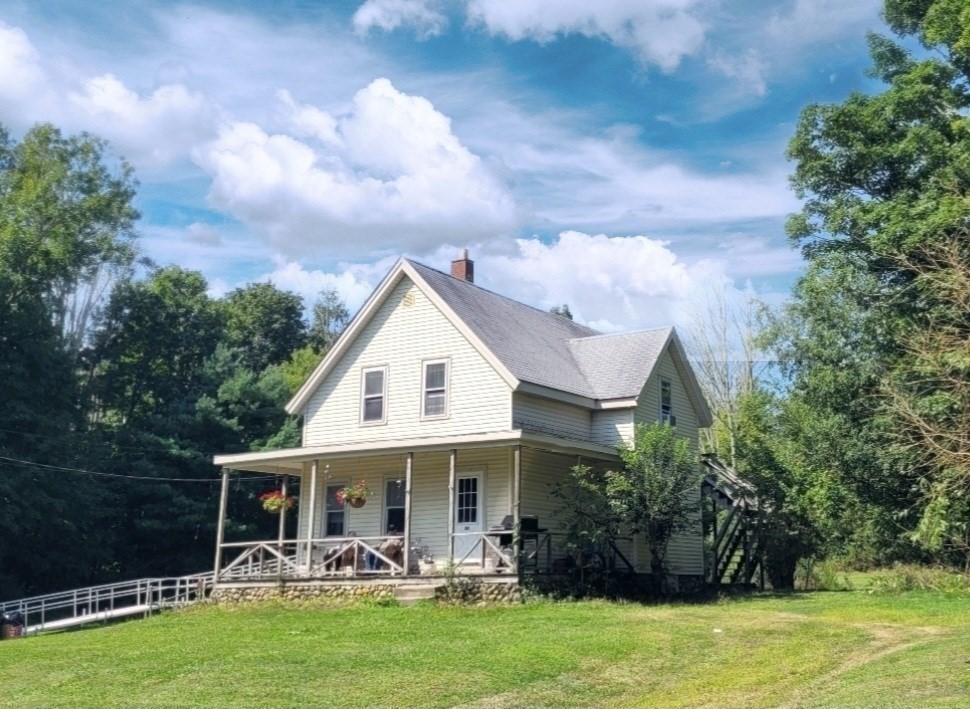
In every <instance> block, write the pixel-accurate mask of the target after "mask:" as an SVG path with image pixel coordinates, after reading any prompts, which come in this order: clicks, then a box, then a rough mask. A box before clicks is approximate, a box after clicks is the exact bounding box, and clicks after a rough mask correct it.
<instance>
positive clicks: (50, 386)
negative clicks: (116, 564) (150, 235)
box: [0, 125, 137, 597]
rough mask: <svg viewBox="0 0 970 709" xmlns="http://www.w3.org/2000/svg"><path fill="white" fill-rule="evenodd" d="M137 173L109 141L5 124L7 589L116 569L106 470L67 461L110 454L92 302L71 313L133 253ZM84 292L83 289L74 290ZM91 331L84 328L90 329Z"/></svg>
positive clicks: (0, 380) (1, 216)
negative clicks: (91, 400)
mask: <svg viewBox="0 0 970 709" xmlns="http://www.w3.org/2000/svg"><path fill="white" fill-rule="evenodd" d="M133 196H134V179H133V178H132V175H131V171H130V168H128V167H127V166H126V165H125V164H124V163H120V165H118V166H116V167H111V165H110V164H109V160H108V157H107V150H106V146H105V144H104V143H103V142H101V141H98V140H97V139H95V138H92V137H90V136H87V135H81V136H74V137H64V136H63V135H62V134H61V133H60V132H59V131H58V130H57V129H55V128H53V127H52V126H49V125H40V126H37V127H35V128H33V129H31V130H30V131H28V132H27V134H26V135H25V136H24V138H23V139H22V140H21V141H20V142H15V141H13V140H11V139H10V137H9V135H8V134H7V133H6V131H5V130H4V129H3V128H2V127H0V595H2V596H5V597H12V596H17V595H21V594H26V593H37V592H43V591H53V590H58V588H60V587H64V586H65V585H71V584H76V583H84V582H93V581H97V580H100V579H101V578H104V576H105V574H107V573H109V572H108V567H109V566H110V562H111V560H112V554H111V549H112V541H113V537H112V531H111V519H110V515H109V512H108V511H109V510H111V509H113V507H114V503H115V501H116V500H115V498H114V496H113V495H112V494H111V491H110V490H108V489H107V488H106V487H105V486H104V485H103V484H102V480H101V479H96V478H91V477H87V476H80V475H77V474H73V473H70V472H67V471H63V470H60V469H59V468H57V467H53V468H47V467H40V466H39V465H36V464H41V465H53V466H70V467H75V468H89V467H92V466H96V465H97V464H98V462H99V461H100V459H101V454H102V451H101V448H100V445H99V441H98V439H97V437H96V436H92V435H91V432H90V431H89V428H88V425H89V420H88V418H87V417H86V416H85V413H86V411H85V409H84V406H83V404H84V399H83V398H82V397H81V396H80V393H79V392H80V389H79V386H78V381H77V376H76V371H75V353H76V350H77V348H78V346H79V342H80V341H81V340H82V339H83V333H85V332H86V330H87V323H88V321H89V316H90V314H91V311H92V309H91V308H90V307H89V308H88V310H87V312H86V314H83V315H82V314H81V313H80V312H77V311H75V313H74V316H73V317H72V320H71V322H70V323H69V322H68V321H67V319H66V318H65V317H64V313H65V308H66V307H67V305H66V304H67V303H68V302H69V301H71V299H72V298H75V296H76V294H77V289H78V287H79V284H83V283H85V282H86V281H88V280H90V278H91V277H92V274H94V273H96V272H97V271H98V269H100V268H102V267H103V266H104V265H105V264H124V263H127V262H128V260H129V259H130V256H131V253H132V240H133V238H134V231H133V225H134V221H135V219H136V218H137V212H136V211H135V210H134V208H133V207H132V204H131V201H132V198H133ZM71 302H74V303H75V304H77V303H78V302H79V301H76V300H75V301H71ZM79 333H81V334H79Z"/></svg>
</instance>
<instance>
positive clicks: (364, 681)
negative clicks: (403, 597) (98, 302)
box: [0, 592, 970, 708]
mask: <svg viewBox="0 0 970 709" xmlns="http://www.w3.org/2000/svg"><path fill="white" fill-rule="evenodd" d="M716 631H720V632H716ZM0 668H2V672H0V707H4V706H43V707H62V706H84V707H139V706H159V707H163V706H206V707H209V706H216V707H234V706H239V707H257V706H258V707H291V706H344V707H375V706H376V707H391V706H393V707H414V706H433V707H450V706H467V707H492V708H494V707H523V706H529V707H533V706H550V707H590V706H595V707H702V706H703V707H920V708H922V707H927V708H928V707H968V706H970V597H967V596H965V595H964V596H960V595H947V594H936V593H907V594H902V595H897V596H888V595H869V594H865V593H858V592H853V593H849V592H847V593H811V594H796V595H792V596H779V597H770V596H768V597H750V598H741V599H736V600H725V601H721V602H718V603H711V604H706V605H658V606H641V605H613V604H608V603H600V602H586V603H568V604H552V603H538V604H530V605H525V606H521V607H514V608H443V607H436V606H430V605H429V606H417V607H413V608H397V607H373V606H371V607H367V606H360V607H352V608H344V609H339V610H334V609H330V610H298V609H295V608H285V607H281V606H275V605H264V606H259V607H253V606H250V607H245V608H235V609H231V608H219V607H201V608H194V609H189V610H186V611H182V612H177V613H167V614H164V615H161V616H156V617H154V618H151V619H149V620H138V621H132V622H128V623H123V624H118V625H111V626H105V627H95V628H90V629H86V630H81V631H75V632H70V633H61V634H56V635H47V636H39V637H34V638H27V639H25V640H19V641H12V642H3V643H0Z"/></svg>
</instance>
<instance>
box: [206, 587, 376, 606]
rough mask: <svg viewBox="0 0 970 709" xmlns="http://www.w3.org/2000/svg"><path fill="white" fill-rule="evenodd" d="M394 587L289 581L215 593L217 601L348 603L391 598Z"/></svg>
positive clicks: (231, 588) (222, 588)
mask: <svg viewBox="0 0 970 709" xmlns="http://www.w3.org/2000/svg"><path fill="white" fill-rule="evenodd" d="M394 588H395V587H394V586H391V585H388V584H339V585H337V584H287V585H284V586H277V585H272V586H223V587H218V588H216V589H215V590H214V591H213V592H212V596H211V600H212V601H214V602H216V603H253V602H259V601H303V602H306V601H310V602H319V603H320V604H321V605H326V604H345V603H351V602H354V601H360V600H364V599H368V600H390V599H393V598H394Z"/></svg>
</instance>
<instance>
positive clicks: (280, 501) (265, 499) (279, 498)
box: [259, 490, 296, 514]
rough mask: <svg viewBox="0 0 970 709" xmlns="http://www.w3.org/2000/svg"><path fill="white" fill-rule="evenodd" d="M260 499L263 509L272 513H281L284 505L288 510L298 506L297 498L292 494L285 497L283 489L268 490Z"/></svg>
mask: <svg viewBox="0 0 970 709" xmlns="http://www.w3.org/2000/svg"><path fill="white" fill-rule="evenodd" d="M259 501H260V502H261V503H262V505H263V509H264V510H266V511H267V512H270V513H272V514H279V513H280V512H282V510H283V508H284V507H285V508H286V509H288V510H292V509H293V508H294V507H296V498H295V497H292V496H289V497H283V491H282V490H268V491H266V492H264V493H263V494H262V495H260V496H259Z"/></svg>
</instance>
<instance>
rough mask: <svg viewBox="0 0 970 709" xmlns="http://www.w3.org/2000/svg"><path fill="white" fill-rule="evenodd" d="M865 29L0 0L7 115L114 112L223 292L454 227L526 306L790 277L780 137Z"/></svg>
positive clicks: (443, 244)
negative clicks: (241, 285)
mask: <svg viewBox="0 0 970 709" xmlns="http://www.w3.org/2000/svg"><path fill="white" fill-rule="evenodd" d="M868 30H876V31H881V30H882V23H881V21H880V18H879V2H878V0H853V1H852V2H844V1H839V0H784V1H769V0H748V1H746V2H726V1H723V0H722V1H721V2H716V1H713V0H711V1H709V0H599V2H596V3H593V2H588V0H517V1H516V2H506V1H505V0H366V1H365V0H353V1H352V0H346V1H334V2H310V1H307V0H304V1H303V2H296V1H292V2H275V3H264V2H255V1H251V2H208V3H186V4H174V3H161V2H155V3H152V2H103V3H78V2H57V1H54V0H47V1H45V2H4V1H3V0H0V122H2V123H3V124H4V125H6V126H8V128H10V129H11V130H12V131H13V132H14V134H15V135H16V134H19V133H22V132H23V131H24V130H26V128H27V127H29V126H30V125H31V124H32V123H34V122H36V121H51V122H53V123H55V124H57V125H60V126H62V127H64V128H65V129H66V130H68V131H72V132H73V131H78V130H89V131H91V132H93V133H96V134H98V135H101V136H103V137H105V138H107V139H108V140H109V141H110V142H111V145H112V146H113V148H114V150H115V151H116V152H117V153H118V154H121V155H124V156H125V157H126V159H128V160H129V161H130V162H131V163H132V164H133V165H134V166H135V168H136V171H137V175H138V177H139V180H140V181H141V187H140V190H139V197H138V205H139V208H140V209H141V211H142V213H143V221H142V224H141V227H140V232H141V235H142V238H141V241H142V248H143V250H144V252H145V253H146V254H147V255H149V256H151V257H152V258H153V259H155V260H156V261H158V262H159V263H162V264H167V263H176V264H179V265H182V266H185V267H189V268H197V269H200V270H201V271H202V272H203V273H204V274H205V275H206V277H207V278H208V279H209V281H210V284H211V287H212V290H213V292H214V293H220V292H224V291H226V290H228V289H231V288H233V287H236V286H238V285H240V284H242V283H245V282H247V281H251V280H257V279H259V280H266V279H269V280H272V281H273V282H275V283H277V284H278V285H279V286H281V287H284V288H287V289H290V290H294V291H297V292H300V293H301V294H303V295H305V296H307V297H308V298H312V297H313V294H314V293H316V292H319V290H321V289H322V288H325V287H336V288H337V289H338V290H340V292H341V293H342V294H343V296H344V297H345V299H346V300H347V301H348V303H349V304H350V305H351V307H356V306H358V305H359V304H360V303H361V302H362V300H363V299H364V298H365V297H366V295H367V294H368V293H369V291H370V289H371V288H372V287H373V286H374V285H376V283H377V281H378V280H379V279H380V277H381V275H382V274H383V273H384V272H385V271H386V269H387V268H388V267H389V265H390V264H391V263H392V262H393V261H394V259H395V258H396V257H397V256H399V255H401V254H407V255H410V256H412V257H415V258H418V259H420V260H422V261H424V262H426V263H429V264H431V265H433V266H438V267H441V268H445V269H446V268H447V265H448V262H449V261H450V260H451V259H452V258H453V257H454V255H455V254H456V253H457V250H458V249H459V248H463V247H467V248H469V249H470V250H471V252H472V256H473V258H474V259H475V260H476V263H477V267H476V277H477V279H478V281H479V282H480V283H481V284H482V285H484V286H486V287H489V288H492V289H494V290H497V291H498V292H501V293H504V294H507V295H509V296H511V297H515V298H517V299H520V300H525V301H527V302H529V303H532V304H534V305H537V306H539V307H549V306H551V305H554V304H558V303H564V302H565V303H568V304H569V305H570V307H571V308H572V310H573V312H574V314H576V315H577V316H578V317H579V318H580V319H582V320H584V321H586V322H589V323H591V324H593V325H594V326H598V327H601V328H603V329H605V330H617V329H635V328H640V327H651V326H657V325H665V324H669V323H671V322H673V323H677V324H684V323H685V322H686V320H688V319H689V318H688V313H689V311H690V309H691V307H692V306H691V304H692V303H696V302H697V301H698V300H699V299H703V298H704V297H705V295H706V294H707V293H709V292H711V291H712V290H718V291H720V290H723V291H725V292H727V293H729V294H730V295H731V296H732V297H744V294H745V293H747V292H750V291H753V292H755V293H757V294H758V295H760V296H761V297H762V298H764V299H766V300H767V301H769V302H778V301H780V300H781V299H783V298H784V294H785V293H786V291H787V289H788V288H789V286H790V285H791V283H792V281H793V280H794V279H795V278H796V277H797V275H798V273H799V270H800V268H801V262H800V259H799V257H798V255H797V253H795V252H793V251H792V250H791V249H790V248H789V247H788V244H787V242H786V239H785V236H784V220H785V215H786V214H787V213H789V212H791V211H793V210H794V209H797V206H798V205H797V201H796V200H795V198H794V196H793V195H792V194H791V192H790V191H789V189H788V186H787V176H788V174H789V172H790V170H791V166H790V165H789V164H788V163H787V162H786V160H785V157H784V151H785V146H786V143H787V141H788V139H789V138H790V136H791V134H792V131H793V129H794V124H795V121H796V120H797V117H798V114H799V111H800V110H801V109H802V108H803V107H804V106H805V105H807V104H808V103H811V102H835V101H840V100H842V99H843V98H844V97H845V96H846V95H848V94H849V93H850V92H851V91H854V90H874V89H876V88H877V87H876V86H875V85H873V84H872V82H871V80H869V79H867V78H866V77H865V69H866V67H867V66H868V60H867V56H866V44H865V33H866V32H867V31H868Z"/></svg>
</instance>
